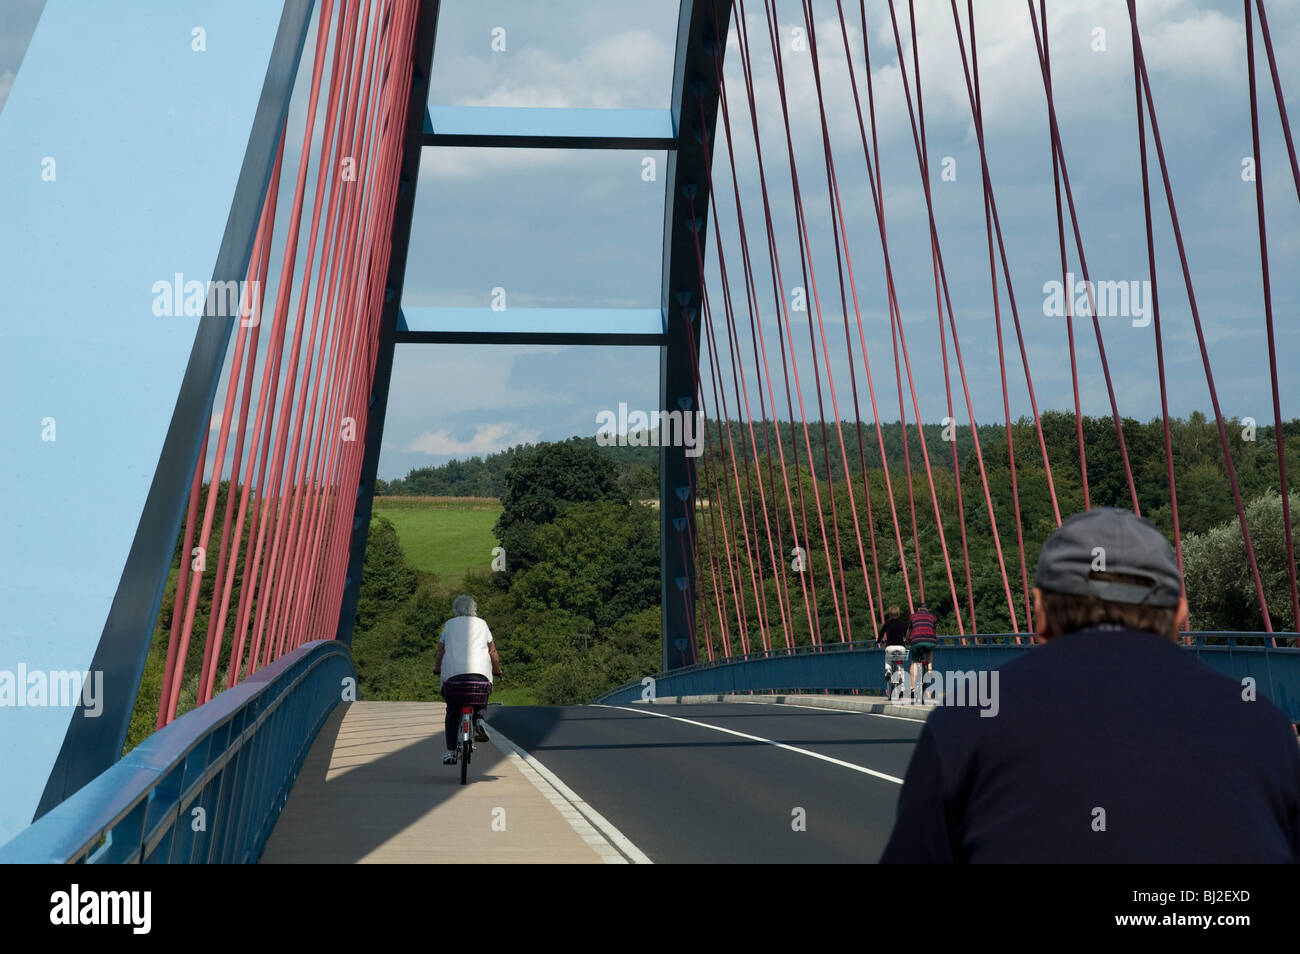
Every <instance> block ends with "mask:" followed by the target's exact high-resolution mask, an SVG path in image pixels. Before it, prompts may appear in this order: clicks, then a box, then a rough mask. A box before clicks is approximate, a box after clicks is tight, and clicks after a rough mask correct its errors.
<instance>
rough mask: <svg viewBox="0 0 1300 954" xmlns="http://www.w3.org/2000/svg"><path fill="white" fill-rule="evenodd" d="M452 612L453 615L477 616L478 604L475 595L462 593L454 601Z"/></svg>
mask: <svg viewBox="0 0 1300 954" xmlns="http://www.w3.org/2000/svg"><path fill="white" fill-rule="evenodd" d="M451 612H452V615H453V616H477V615H478V604H477V603H475V602H474V597H472V596H468V595H466V594H465V593H462V594H460V596H458V597H456V599H455V600H454V601H453V602H452V604H451Z"/></svg>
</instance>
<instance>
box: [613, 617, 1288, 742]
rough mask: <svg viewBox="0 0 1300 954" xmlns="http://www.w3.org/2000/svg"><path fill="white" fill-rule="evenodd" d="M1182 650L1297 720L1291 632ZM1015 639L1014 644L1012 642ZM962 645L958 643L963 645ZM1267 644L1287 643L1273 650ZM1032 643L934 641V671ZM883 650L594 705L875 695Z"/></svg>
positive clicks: (840, 649) (838, 652) (989, 664)
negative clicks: (1248, 683) (732, 696)
mask: <svg viewBox="0 0 1300 954" xmlns="http://www.w3.org/2000/svg"><path fill="white" fill-rule="evenodd" d="M1184 636H1186V637H1187V639H1188V640H1189V642H1188V644H1187V649H1188V651H1189V652H1194V653H1196V655H1197V656H1198V657H1199V658H1200V659H1201V661H1203V662H1204V663H1206V664H1207V665H1209V666H1211V667H1212V668H1214V669H1217V670H1218V671H1219V672H1222V673H1224V674H1225V675H1229V676H1232V677H1233V678H1235V679H1244V678H1246V677H1250V678H1253V679H1254V680H1255V685H1256V688H1257V691H1258V693H1259V695H1261V696H1263V697H1265V698H1268V699H1271V700H1272V701H1273V703H1274V704H1275V705H1277V706H1278V707H1279V708H1281V709H1282V711H1284V712H1286V713H1287V714H1288V716H1289V717H1290V718H1291V720H1292V721H1293V722H1300V648H1292V647H1295V646H1300V636H1298V635H1297V634H1296V633H1232V632H1194V633H1186V634H1184ZM1018 640H1019V642H1018ZM963 642H964V644H963ZM1272 642H1277V643H1287V642H1290V643H1291V644H1292V646H1273V645H1270V643H1272ZM1033 646H1034V643H1033V636H1032V635H1031V634H1028V633H996V634H990V635H980V636H966V637H960V636H941V637H939V645H938V647H937V648H936V649H935V654H934V668H935V669H936V670H940V671H946V670H949V669H959V670H980V669H996V668H997V667H998V666H1000V665H1002V664H1003V663H1005V662H1009V661H1010V660H1012V659H1014V658H1016V657H1017V656H1020V655H1021V654H1023V653H1025V652H1028V651H1029V650H1031V649H1032V648H1033ZM883 656H884V650H883V649H882V648H880V647H878V646H877V645H876V644H875V642H857V643H824V644H822V645H821V646H799V647H796V648H794V649H790V650H786V649H774V650H771V651H769V652H752V653H746V654H745V655H742V656H732V657H731V658H730V659H727V660H723V661H719V662H714V663H703V664H700V665H696V666H687V667H684V668H682V669H674V670H671V671H669V672H664V673H658V674H656V675H655V676H653V677H651V678H652V679H653V680H654V681H653V683H647V682H646V681H645V680H644V679H642V680H637V681H636V682H629V683H626V684H625V685H622V686H619V687H618V688H616V689H612V690H610V691H609V692H607V693H605V694H604V695H602V696H600V697H599V698H598V699H597V700H596V701H597V702H603V703H614V704H622V703H627V702H641V701H644V700H645V699H646V698H647V697H648V696H650V695H651V694H653V696H656V697H664V696H693V695H716V694H722V693H752V692H758V693H768V692H785V693H792V692H811V693H822V692H832V693H849V692H861V691H864V690H865V691H867V692H872V691H883V687H884V659H883Z"/></svg>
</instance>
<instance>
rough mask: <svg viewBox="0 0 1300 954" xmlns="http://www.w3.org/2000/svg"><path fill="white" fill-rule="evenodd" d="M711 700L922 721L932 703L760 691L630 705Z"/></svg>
mask: <svg viewBox="0 0 1300 954" xmlns="http://www.w3.org/2000/svg"><path fill="white" fill-rule="evenodd" d="M712 702H742V703H744V702H748V703H751V704H753V703H759V704H763V703H769V704H770V703H778V704H781V705H789V706H808V707H809V708H813V709H839V710H841V711H845V712H865V713H870V714H872V715H887V716H893V717H894V718H896V719H912V720H913V721H916V722H924V721H925V720H926V718H928V717H929V715H930V713H931V712H933V711H934V709H935V706H927V705H908V704H903V703H897V702H890V701H888V700H887V699H886V698H885V697H884V696H813V695H776V694H773V695H768V694H763V693H753V694H750V693H733V692H727V693H718V694H714V695H707V696H659V697H657V698H656V699H654V700H653V701H651V702H648V703H646V702H634V703H631V705H658V706H662V705H700V704H701V703H712Z"/></svg>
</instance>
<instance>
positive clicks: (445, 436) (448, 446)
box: [403, 424, 540, 454]
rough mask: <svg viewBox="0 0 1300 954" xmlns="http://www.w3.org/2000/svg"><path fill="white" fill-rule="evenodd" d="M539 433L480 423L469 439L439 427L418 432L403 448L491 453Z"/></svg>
mask: <svg viewBox="0 0 1300 954" xmlns="http://www.w3.org/2000/svg"><path fill="white" fill-rule="evenodd" d="M539 436H540V434H539V432H538V431H535V430H531V429H528V428H520V427H517V426H516V425H514V424H480V425H479V426H478V427H477V428H475V430H474V436H473V437H471V438H470V439H469V440H460V439H458V438H455V437H453V436H452V435H451V434H449V433H448V432H447V430H446V428H440V429H438V430H436V431H433V432H431V433H425V434H421V435H420V436H419V437H417V438H415V440H413V441H411V442H410V444H408V445H407V446H406V447H405V448H403V449H404V450H407V451H413V452H416V453H420V454H494V453H496V452H497V451H502V450H505V449H506V448H508V447H513V446H514V445H515V444H531V443H533V442H535V441H536V440H537V438H538V437H539Z"/></svg>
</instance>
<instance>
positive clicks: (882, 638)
mask: <svg viewBox="0 0 1300 954" xmlns="http://www.w3.org/2000/svg"><path fill="white" fill-rule="evenodd" d="M876 642H878V643H883V644H884V645H886V646H903V645H906V643H907V620H905V619H903V618H902V617H901V616H891V617H890V618H888V619H886V620H885V625H884V626H882V627H881V628H880V635H879V636H877V637H876Z"/></svg>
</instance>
